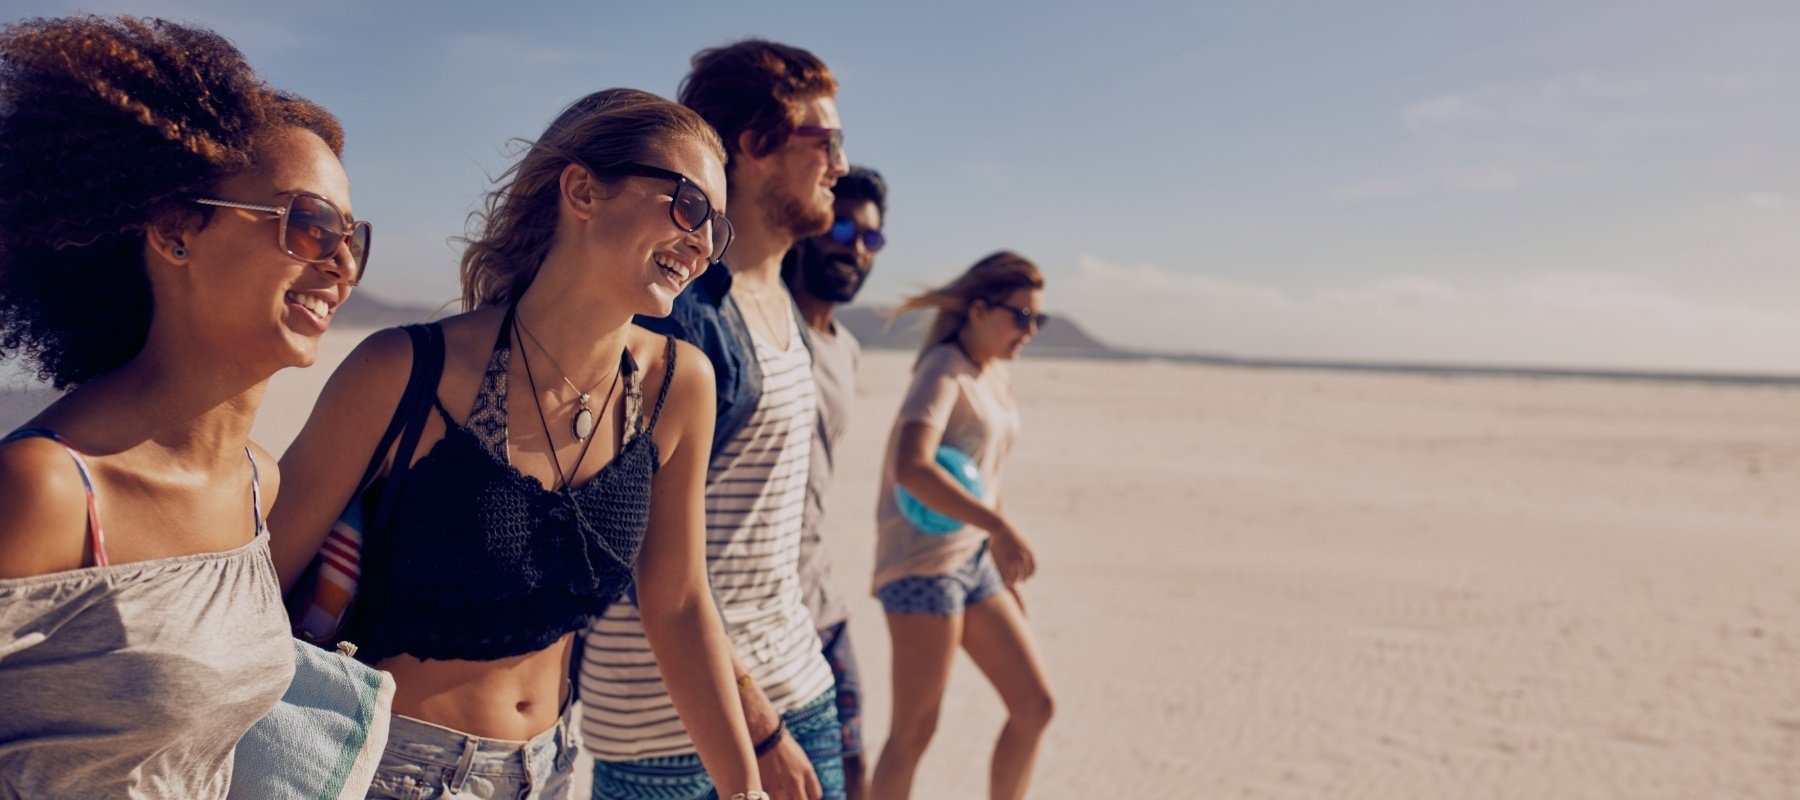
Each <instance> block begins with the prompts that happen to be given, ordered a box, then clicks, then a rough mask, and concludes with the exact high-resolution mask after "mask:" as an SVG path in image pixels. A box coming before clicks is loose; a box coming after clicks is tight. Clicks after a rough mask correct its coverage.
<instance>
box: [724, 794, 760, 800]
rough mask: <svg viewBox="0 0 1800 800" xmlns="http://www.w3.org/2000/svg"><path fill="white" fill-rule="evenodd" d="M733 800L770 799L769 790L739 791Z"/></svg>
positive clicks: (732, 797) (733, 796)
mask: <svg viewBox="0 0 1800 800" xmlns="http://www.w3.org/2000/svg"><path fill="white" fill-rule="evenodd" d="M731 800H769V793H768V792H738V793H737V794H734V795H732V796H731Z"/></svg>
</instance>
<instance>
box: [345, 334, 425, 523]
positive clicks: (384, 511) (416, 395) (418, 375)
mask: <svg viewBox="0 0 1800 800" xmlns="http://www.w3.org/2000/svg"><path fill="white" fill-rule="evenodd" d="M405 330H406V333H407V335H408V336H411V337H412V346H413V363H412V376H411V377H410V378H408V379H407V381H406V393H405V394H403V395H402V396H401V398H400V405H399V406H398V407H397V408H395V409H394V419H393V420H392V421H390V422H389V423H388V433H389V434H398V438H399V439H400V447H399V449H397V450H395V451H394V462H393V463H392V464H390V465H389V466H388V471H387V481H386V484H385V485H384V486H382V489H381V499H380V500H379V501H378V502H377V503H376V504H375V516H374V517H373V518H372V519H370V520H369V522H368V524H366V525H365V526H364V527H365V528H369V529H373V530H375V531H385V529H386V528H387V525H388V522H389V519H390V517H391V516H392V515H393V511H394V496H395V495H396V494H398V492H397V489H398V488H399V486H400V482H401V481H402V480H404V479H405V478H406V473H407V472H409V471H411V469H412V456H413V451H415V450H417V449H418V447H419V436H420V435H421V434H423V433H424V431H425V420H426V418H427V417H429V416H430V413H429V412H430V410H431V401H432V400H434V399H436V398H437V389H438V380H439V379H440V378H442V377H443V375H444V332H443V328H441V327H439V326H438V325H437V324H436V323H432V324H429V325H408V326H406V328H405ZM396 428H398V430H396ZM382 439H383V441H382V446H381V447H379V448H377V449H376V450H375V457H374V459H373V460H372V461H371V462H370V463H369V471H368V472H369V474H368V476H367V477H366V478H365V483H366V481H367V480H369V479H372V478H373V477H374V471H375V470H376V469H379V468H380V467H381V461H382V455H383V454H385V453H386V452H387V444H388V443H389V442H391V441H392V440H393V439H392V437H390V436H387V435H383V437H382ZM364 534H365V535H364V538H363V549H364V550H365V551H367V550H368V549H369V537H368V536H367V531H365V532H364Z"/></svg>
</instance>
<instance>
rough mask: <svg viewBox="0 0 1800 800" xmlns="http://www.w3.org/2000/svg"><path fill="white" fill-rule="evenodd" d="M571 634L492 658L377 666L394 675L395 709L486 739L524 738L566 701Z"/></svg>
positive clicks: (405, 660)
mask: <svg viewBox="0 0 1800 800" xmlns="http://www.w3.org/2000/svg"><path fill="white" fill-rule="evenodd" d="M573 640H574V636H573V635H572V634H571V635H568V636H564V637H563V638H561V639H559V640H557V642H556V644H553V645H551V646H549V647H546V648H544V649H542V650H539V651H537V652H535V653H526V654H524V655H519V656H510V657H507V658H501V659H495V660H493V661H455V660H451V661H439V660H435V659H433V660H429V661H421V660H419V659H417V658H414V657H412V656H409V655H398V656H394V657H392V658H388V659H384V660H383V661H381V663H379V664H377V665H376V667H378V668H380V669H384V670H387V671H388V672H391V673H393V675H394V683H395V689H394V713H396V714H404V715H406V716H408V717H412V718H414V719H419V720H424V721H426V722H429V723H431V724H433V725H442V726H444V727H446V728H454V729H456V730H459V731H462V732H463V733H467V734H470V735H473V736H480V737H482V738H484V739H506V740H511V741H524V740H526V739H530V738H531V737H533V736H536V735H538V734H540V733H543V732H544V731H546V730H549V729H550V727H551V726H552V725H555V724H556V719H557V717H558V716H560V715H561V714H562V707H563V704H564V703H566V702H567V701H568V696H569V690H568V677H569V647H570V646H571V643H572V641H573Z"/></svg>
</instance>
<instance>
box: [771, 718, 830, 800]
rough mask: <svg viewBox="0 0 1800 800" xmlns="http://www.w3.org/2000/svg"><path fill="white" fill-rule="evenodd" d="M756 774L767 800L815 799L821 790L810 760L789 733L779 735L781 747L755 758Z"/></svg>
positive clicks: (823, 792) (820, 794)
mask: <svg viewBox="0 0 1800 800" xmlns="http://www.w3.org/2000/svg"><path fill="white" fill-rule="evenodd" d="M756 771H757V772H759V773H761V774H762V785H763V791H765V792H768V793H769V800H819V798H821V797H824V796H825V787H823V786H820V785H819V776H818V775H817V774H815V773H814V772H813V766H812V759H810V758H807V757H806V751H805V750H803V749H801V747H800V743H799V742H796V741H794V737H793V736H792V735H790V734H786V733H784V734H782V735H781V744H778V745H776V746H775V749H774V750H770V751H769V752H768V754H767V755H764V756H762V757H761V758H758V759H756Z"/></svg>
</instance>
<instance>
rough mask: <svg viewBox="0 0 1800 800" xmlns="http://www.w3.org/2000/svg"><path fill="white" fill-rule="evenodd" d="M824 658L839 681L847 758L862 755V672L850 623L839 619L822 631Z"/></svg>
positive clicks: (839, 711) (839, 708)
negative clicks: (851, 636)
mask: <svg viewBox="0 0 1800 800" xmlns="http://www.w3.org/2000/svg"><path fill="white" fill-rule="evenodd" d="M819 642H820V643H821V644H822V645H823V650H824V651H825V661H826V662H828V663H830V664H831V678H832V681H833V682H834V683H836V684H837V715H838V728H839V729H840V730H842V731H843V732H844V749H843V755H844V757H845V758H849V757H851V756H859V755H862V751H863V742H862V672H861V670H858V669H857V668H856V651H855V650H853V649H851V648H850V623H848V622H840V623H838V624H836V625H832V626H830V627H827V628H826V629H825V630H822V631H819Z"/></svg>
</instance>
